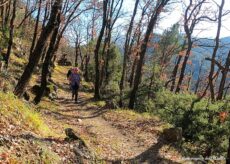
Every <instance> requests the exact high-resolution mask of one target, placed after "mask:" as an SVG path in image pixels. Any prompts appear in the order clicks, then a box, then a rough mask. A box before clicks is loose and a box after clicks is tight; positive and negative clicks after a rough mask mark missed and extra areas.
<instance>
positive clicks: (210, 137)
mask: <svg viewBox="0 0 230 164" xmlns="http://www.w3.org/2000/svg"><path fill="white" fill-rule="evenodd" d="M195 100H197V97H196V96H195V95H190V94H174V93H172V92H170V91H167V90H164V91H161V92H158V93H156V98H155V99H154V100H153V102H154V103H153V107H154V109H152V112H154V113H156V114H158V115H160V117H161V118H162V119H163V120H165V121H167V122H169V123H171V124H172V125H174V126H176V127H182V129H183V137H184V138H185V145H188V143H192V145H193V146H194V145H195V149H193V151H191V149H190V148H191V147H190V148H188V149H187V151H188V152H189V153H192V154H202V153H203V152H205V151H206V150H207V149H211V150H212V155H225V153H226V152H227V144H228V137H229V136H230V128H229V126H230V117H229V116H228V113H230V101H229V100H224V101H217V102H213V103H212V102H210V101H209V100H208V99H202V100H201V101H199V102H197V103H195V104H194V107H193V108H192V107H191V104H192V103H193V102H194V101H195ZM221 114H225V116H226V117H225V118H222V116H221ZM189 149H190V150H189Z"/></svg>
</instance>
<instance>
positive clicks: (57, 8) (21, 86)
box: [14, 0, 62, 97]
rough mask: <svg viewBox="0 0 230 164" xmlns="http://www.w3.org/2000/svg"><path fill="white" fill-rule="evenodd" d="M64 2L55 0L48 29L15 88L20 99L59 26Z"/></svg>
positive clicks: (45, 29) (42, 33) (41, 36)
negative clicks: (54, 30) (50, 38)
mask: <svg viewBox="0 0 230 164" xmlns="http://www.w3.org/2000/svg"><path fill="white" fill-rule="evenodd" d="M61 8H62V0H55V2H54V5H53V6H52V11H51V16H50V19H49V22H48V23H47V25H46V27H45V28H44V29H43V30H42V32H41V35H40V38H39V39H38V41H37V44H36V46H35V48H34V51H33V53H32V54H31V55H30V56H31V58H30V60H29V63H28V64H27V65H26V67H25V70H24V72H23V74H22V76H21V78H20V80H19V81H18V84H17V86H16V87H15V90H14V94H15V95H16V96H18V97H21V96H22V95H23V93H24V91H25V88H26V86H27V84H28V83H29V80H30V78H31V76H32V74H33V71H34V68H35V67H36V65H37V64H38V62H39V59H40V58H41V55H42V52H43V51H44V48H45V45H46V42H47V41H48V39H49V37H50V35H51V33H52V32H53V29H54V28H55V26H56V25H57V17H58V15H59V13H60V12H61Z"/></svg>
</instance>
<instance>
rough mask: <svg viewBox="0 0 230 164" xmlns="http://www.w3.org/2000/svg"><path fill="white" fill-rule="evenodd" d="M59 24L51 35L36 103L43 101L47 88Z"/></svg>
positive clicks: (58, 19)
mask: <svg viewBox="0 0 230 164" xmlns="http://www.w3.org/2000/svg"><path fill="white" fill-rule="evenodd" d="M60 15H61V13H59V15H58V18H57V22H58V24H59V25H60ZM59 25H58V26H56V27H55V29H54V32H53V34H52V37H51V41H50V45H49V49H48V51H47V53H46V57H45V61H44V63H43V66H42V78H41V87H40V90H39V92H38V94H37V95H36V97H35V98H34V102H35V104H38V103H39V102H40V101H41V98H42V96H43V94H44V92H45V89H46V87H47V76H48V74H49V66H50V64H51V59H52V57H53V53H52V52H53V50H54V46H55V42H56V39H57V35H58V29H59Z"/></svg>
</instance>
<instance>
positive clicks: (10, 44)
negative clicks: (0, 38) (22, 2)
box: [6, 0, 17, 68]
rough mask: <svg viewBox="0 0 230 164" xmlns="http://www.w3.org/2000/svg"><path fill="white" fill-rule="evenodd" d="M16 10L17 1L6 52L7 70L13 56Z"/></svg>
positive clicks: (14, 6) (14, 5) (15, 6)
mask: <svg viewBox="0 0 230 164" xmlns="http://www.w3.org/2000/svg"><path fill="white" fill-rule="evenodd" d="M16 8H17V0H14V2H13V11H12V13H13V14H12V17H11V20H10V38H9V42H8V48H7V52H6V68H8V64H9V59H10V54H11V50H12V45H13V40H14V20H15V18H16Z"/></svg>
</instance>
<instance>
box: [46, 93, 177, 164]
mask: <svg viewBox="0 0 230 164" xmlns="http://www.w3.org/2000/svg"><path fill="white" fill-rule="evenodd" d="M59 94H60V95H59V97H61V98H59V99H58V100H57V103H58V106H59V108H58V109H57V111H49V110H47V111H46V112H45V116H46V117H47V116H48V117H47V118H46V120H47V121H48V122H49V125H50V126H51V127H52V128H53V129H56V130H57V131H59V132H60V133H63V131H64V128H67V127H68V128H72V129H73V130H74V131H75V132H76V133H77V134H78V135H79V136H80V137H81V138H83V139H84V140H85V141H86V144H87V146H88V147H89V148H90V149H91V150H92V152H94V153H95V154H96V156H97V158H98V159H101V160H106V161H126V162H125V163H130V161H134V160H135V161H139V162H140V161H142V162H146V163H156V162H157V161H158V162H157V163H161V162H159V161H164V162H166V163H174V162H172V161H171V160H167V159H165V158H162V157H161V156H160V155H159V151H160V148H161V147H162V144H159V142H158V139H159V137H158V134H157V133H155V132H151V133H148V134H147V133H145V132H144V135H145V134H146V136H145V137H146V138H148V139H149V140H148V142H146V141H147V139H146V140H145V139H143V138H142V140H141V139H140V137H139V135H140V134H139V133H138V132H137V131H135V130H136V129H135V127H130V129H129V122H128V124H127V125H124V126H125V127H121V126H117V125H116V123H113V121H112V120H111V121H110V120H108V119H104V117H103V115H104V114H105V113H107V112H108V109H104V108H100V107H98V106H97V105H95V104H94V103H93V101H91V98H92V96H89V94H86V93H84V92H81V93H80V94H79V101H80V102H79V103H78V104H75V103H74V102H73V101H72V100H71V99H70V95H69V93H67V92H65V91H62V92H61V93H59ZM130 123H131V122H130ZM131 124H132V123H131ZM122 126H123V125H122ZM140 126H142V125H140ZM131 130H134V131H131ZM129 132H130V133H129ZM137 133H138V134H137ZM140 133H141V132H140ZM166 155H168V154H167V152H166ZM169 158H170V156H169ZM127 161H129V162H127ZM176 161H177V160H176ZM142 162H140V163H142Z"/></svg>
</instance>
